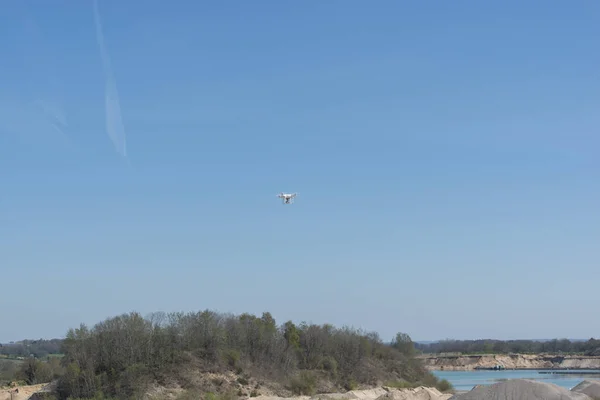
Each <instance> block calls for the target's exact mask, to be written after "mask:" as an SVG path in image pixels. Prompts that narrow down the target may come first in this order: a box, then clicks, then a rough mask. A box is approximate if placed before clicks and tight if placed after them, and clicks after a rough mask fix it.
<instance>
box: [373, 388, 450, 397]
mask: <svg viewBox="0 0 600 400" xmlns="http://www.w3.org/2000/svg"><path fill="white" fill-rule="evenodd" d="M450 397H451V395H449V394H443V393H441V392H440V391H439V390H437V389H434V388H428V387H423V386H421V387H418V388H415V389H401V390H390V391H389V392H388V393H386V394H384V395H382V396H379V397H378V398H377V399H376V400H447V399H449V398H450Z"/></svg>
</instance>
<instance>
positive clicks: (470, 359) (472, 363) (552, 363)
mask: <svg viewBox="0 0 600 400" xmlns="http://www.w3.org/2000/svg"><path fill="white" fill-rule="evenodd" d="M420 358H421V359H422V360H423V362H424V364H425V366H426V367H427V368H428V369H430V370H442V369H443V370H448V371H452V370H458V371H461V370H473V369H476V368H493V367H494V366H496V365H501V366H503V367H504V368H507V369H550V368H555V369H567V368H568V369H600V357H586V356H560V355H530V354H510V355H508V354H506V355H502V354H489V355H452V356H440V355H424V356H421V357H420Z"/></svg>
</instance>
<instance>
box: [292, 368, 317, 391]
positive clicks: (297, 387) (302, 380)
mask: <svg viewBox="0 0 600 400" xmlns="http://www.w3.org/2000/svg"><path fill="white" fill-rule="evenodd" d="M316 388H317V378H316V376H315V374H314V373H312V372H310V371H301V372H300V373H299V374H298V376H295V377H294V378H292V380H291V382H290V390H291V391H292V393H294V394H296V395H300V396H312V395H314V394H315V392H316Z"/></svg>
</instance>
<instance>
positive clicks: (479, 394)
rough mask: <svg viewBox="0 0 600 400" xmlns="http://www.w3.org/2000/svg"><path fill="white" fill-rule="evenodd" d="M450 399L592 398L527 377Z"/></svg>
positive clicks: (534, 399)
mask: <svg viewBox="0 0 600 400" xmlns="http://www.w3.org/2000/svg"><path fill="white" fill-rule="evenodd" d="M451 399H452V400H592V399H591V398H590V397H589V396H587V395H586V394H583V393H576V392H570V391H568V390H567V389H565V388H561V387H560V386H557V385H554V384H552V383H545V382H536V381H532V380H528V379H511V380H508V381H505V382H500V383H495V384H493V385H489V386H480V387H477V388H474V389H473V390H471V391H470V392H467V393H464V394H460V395H456V396H454V397H452V398H451Z"/></svg>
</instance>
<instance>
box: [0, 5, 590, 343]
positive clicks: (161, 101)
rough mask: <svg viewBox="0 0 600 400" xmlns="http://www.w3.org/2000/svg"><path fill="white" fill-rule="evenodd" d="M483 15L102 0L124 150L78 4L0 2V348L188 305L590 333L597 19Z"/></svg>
mask: <svg viewBox="0 0 600 400" xmlns="http://www.w3.org/2000/svg"><path fill="white" fill-rule="evenodd" d="M494 3H495V4H492V2H483V1H475V0H472V1H460V2H457V1H392V0H389V1H387V0H385V1H384V0H380V1H377V2H364V1H358V0H353V1H348V0H343V1H342V0H336V1H303V2H284V1H276V0H272V1H266V0H265V1H253V2H245V1H236V2H234V1H223V2H212V3H211V4H208V3H206V2H201V1H191V0H190V1H179V2H176V4H175V3H173V4H170V3H169V2H165V1H159V0H152V1H144V2H141V1H105V0H101V1H100V2H99V12H100V17H101V22H102V30H103V35H104V42H105V45H106V51H107V53H108V54H109V56H110V68H112V75H113V76H114V79H115V82H116V88H117V89H118V95H119V98H120V100H119V101H120V109H121V110H120V111H121V115H122V121H123V126H124V130H123V132H124V135H125V136H126V141H127V147H126V157H123V156H121V155H120V154H119V153H118V151H117V150H118V148H117V147H115V145H114V144H113V142H112V141H111V138H110V137H109V134H108V133H107V125H106V115H105V86H106V81H107V80H106V75H105V71H104V70H103V64H102V59H101V52H100V48H99V45H98V42H97V37H96V30H95V29H96V28H95V25H94V23H95V22H94V11H93V10H94V9H93V3H92V2H91V1H71V2H65V1H58V0H56V1H47V2H44V3H40V2H35V3H34V2H33V1H16V0H11V1H6V2H5V3H3V4H4V6H3V13H2V15H1V16H0V54H1V57H0V59H1V61H0V73H1V75H2V80H1V85H2V86H1V87H0V182H1V185H2V195H1V200H0V280H1V288H2V289H1V292H0V293H1V297H0V299H1V300H0V321H1V322H2V323H0V341H4V342H6V341H9V340H16V339H21V338H39V337H44V338H50V337H58V336H63V335H64V334H65V333H66V331H67V329H68V328H69V327H75V326H77V325H78V324H79V323H80V322H85V323H88V324H93V323H95V322H98V321H100V320H102V319H104V318H106V317H109V316H114V315H117V314H120V313H123V312H129V311H132V310H138V311H140V312H142V313H144V314H145V313H148V312H151V311H159V310H163V311H180V310H181V311H192V310H202V309H206V308H209V309H214V310H218V311H224V312H234V313H241V312H245V311H247V312H251V313H261V312H263V311H265V310H268V311H271V312H272V314H273V315H274V317H275V318H276V319H277V321H278V322H280V323H283V322H284V321H285V320H288V319H291V320H293V321H296V322H300V321H302V320H305V321H312V322H315V323H324V322H331V323H334V324H336V325H344V324H347V325H353V326H355V327H362V328H364V329H367V330H376V331H378V332H379V333H380V334H381V335H382V337H383V338H384V339H386V340H387V339H391V337H392V336H393V335H394V334H395V332H397V331H404V332H407V333H409V334H410V335H411V336H412V337H413V339H416V340H428V339H440V338H481V337H494V338H500V339H507V338H540V337H541V338H547V337H582V338H587V337H590V336H592V335H597V334H598V332H599V331H600V320H598V319H597V318H595V319H590V318H589V316H588V315H589V314H590V313H593V312H596V311H597V306H598V304H599V303H600V291H598V282H599V281H600V269H599V268H598V266H599V262H600V245H599V244H600V213H599V212H598V210H599V208H598V207H599V204H600V202H599V200H600V184H599V178H600V162H599V156H598V151H599V149H600V146H599V145H600V136H599V135H598V133H599V128H600V72H599V71H600V52H599V51H598V38H599V37H600V3H597V2H593V1H575V2H570V1H569V2H565V1H541V0H539V1H538V0H535V1H527V2H524V1H517V0H506V1H501V2H494ZM111 93H114V91H113V92H111ZM111 96H113V95H112V94H111ZM115 104H116V103H115ZM110 107H112V109H113V110H114V109H115V107H118V106H115V105H114V104H113V105H111V106H110ZM44 110H45V111H44ZM114 115H115V114H112V116H111V117H110V118H116V117H114ZM110 118H109V119H110ZM61 119H62V120H63V121H64V122H66V123H65V124H62V125H61V124H60V123H58V122H56V121H59V120H61ZM53 123H54V124H55V125H56V124H58V125H56V126H58V127H59V128H55V127H53V125H52V124H53ZM111 126H112V125H111ZM111 129H113V128H111V127H110V126H109V129H108V131H111V132H116V131H114V130H111ZM121 139H122V138H121ZM121 139H119V140H121ZM280 191H297V192H299V196H298V199H297V201H296V204H294V205H292V206H284V205H282V204H281V201H280V200H279V199H277V198H276V197H275V195H276V194H277V193H279V192H280Z"/></svg>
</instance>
